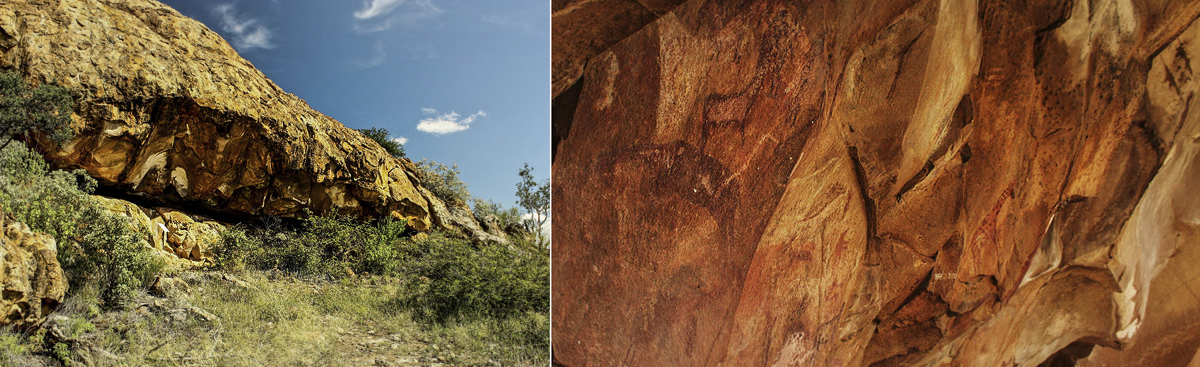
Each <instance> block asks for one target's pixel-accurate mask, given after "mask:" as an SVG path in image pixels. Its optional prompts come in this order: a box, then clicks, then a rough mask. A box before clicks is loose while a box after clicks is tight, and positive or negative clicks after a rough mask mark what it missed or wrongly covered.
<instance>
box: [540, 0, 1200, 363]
mask: <svg viewBox="0 0 1200 367" xmlns="http://www.w3.org/2000/svg"><path fill="white" fill-rule="evenodd" d="M1198 16H1200V2H1196V1H1175V2H1154V1H1152V2H1130V1H1100V2H1095V1H1093V2H1072V1H1041V2H1032V3H1025V4H1015V3H1011V2H977V1H972V0H920V1H907V2H873V1H849V2H824V1H806V2H799V3H797V2H789V1H774V0H759V1H749V2H738V1H723V0H691V1H686V2H684V3H682V4H681V5H679V6H678V7H676V8H674V9H673V10H671V11H670V12H668V13H666V14H664V15H662V16H661V17H658V18H657V19H656V20H654V21H653V22H652V23H649V24H647V25H646V26H645V27H642V28H641V29H640V30H638V31H637V32H635V33H632V34H631V35H629V36H628V37H625V38H623V39H621V40H620V41H618V42H615V43H613V44H612V46H611V47H609V48H607V49H606V50H605V51H603V52H600V53H598V54H597V55H596V56H594V57H591V58H590V59H588V60H587V62H586V68H584V70H583V72H582V75H581V77H579V78H578V79H577V80H576V81H575V82H574V83H573V84H572V85H570V86H568V87H564V88H562V89H556V90H555V91H556V98H564V99H556V101H555V105H554V106H555V107H554V108H555V109H556V110H555V111H554V118H555V119H556V122H555V123H556V124H559V122H560V121H567V122H568V123H566V124H562V125H561V126H560V125H556V130H555V132H554V135H555V136H556V139H559V140H557V147H556V151H555V158H554V173H553V174H554V181H555V190H554V193H553V195H554V201H553V203H554V204H553V205H554V208H553V210H554V213H555V221H554V224H553V227H554V228H553V230H554V235H555V239H554V240H555V242H554V259H553V266H554V269H555V272H554V273H553V277H554V279H553V280H554V281H553V283H552V284H553V290H552V292H553V302H554V305H553V306H554V308H553V315H552V317H553V322H554V325H555V329H554V335H553V338H554V340H553V341H552V343H553V351H554V359H555V362H556V363H558V364H560V365H564V366H590V365H622V364H627V365H680V364H682V365H696V366H717V365H729V366H732V365H780V366H793V365H796V366H823V365H863V366H909V365H921V366H942V365H947V366H949V365H964V366H974V365H981V366H985V365H995V364H997V363H999V364H1006V365H1020V366H1037V365H1074V364H1080V365H1096V366H1105V365H1131V364H1132V365H1138V364H1140V365H1180V366H1185V365H1188V364H1189V363H1193V357H1194V356H1195V355H1196V353H1197V349H1198V348H1200V339H1197V338H1192V337H1191V336H1190V335H1193V334H1195V333H1194V332H1193V331H1194V330H1192V326H1193V325H1190V324H1188V323H1180V322H1179V321H1178V320H1190V319H1194V318H1195V313H1196V312H1197V310H1198V309H1200V298H1196V297H1194V296H1189V294H1190V293H1188V292H1186V291H1187V290H1188V289H1195V288H1196V285H1195V284H1194V283H1195V282H1194V280H1197V279H1200V277H1195V276H1191V275H1192V273H1194V271H1192V270H1191V269H1192V268H1194V267H1193V266H1190V265H1191V264H1192V263H1193V262H1192V261H1191V260H1189V259H1191V254H1192V252H1189V251H1188V250H1187V249H1188V248H1191V247H1188V245H1189V244H1194V243H1200V242H1198V240H1197V239H1196V238H1194V237H1195V228H1194V227H1195V226H1196V224H1197V223H1200V220H1195V219H1196V218H1200V216H1196V215H1192V214H1195V213H1194V212H1196V213H1200V212H1197V211H1196V210H1195V209H1196V208H1195V207H1196V205H1192V202H1194V201H1196V200H1193V198H1194V195H1187V194H1184V193H1185V192H1192V191H1194V189H1195V187H1196V186H1195V185H1196V184H1195V182H1200V176H1196V175H1195V174H1194V173H1195V172H1193V171H1195V170H1193V169H1192V166H1193V165H1194V164H1192V162H1193V160H1194V159H1193V158H1194V157H1195V156H1196V155H1197V152H1196V151H1195V149H1193V148H1195V146H1194V145H1195V143H1196V140H1197V139H1196V136H1200V133H1196V132H1195V131H1193V130H1195V126H1200V125H1196V124H1192V123H1191V122H1193V121H1192V120H1195V118H1193V117H1194V116H1195V114H1194V113H1188V110H1189V108H1190V107H1189V106H1190V105H1191V103H1192V100H1191V98H1190V97H1189V96H1191V95H1192V94H1194V93H1195V90H1196V88H1197V84H1196V83H1195V82H1194V81H1193V79H1192V76H1191V71H1190V70H1193V69H1194V67H1200V65H1195V66H1193V65H1192V57H1191V55H1194V54H1196V53H1195V52H1197V51H1200V50H1192V49H1193V48H1195V46H1193V45H1196V44H1200V43H1197V42H1192V41H1191V40H1192V38H1194V37H1197V35H1200V33H1196V32H1197V31H1196V28H1197V26H1194V25H1193V23H1194V22H1195V21H1196V19H1197V17H1198ZM556 21H557V20H556ZM560 26H561V27H568V26H569V23H564V24H561V25H560V24H556V25H555V27H556V28H555V32H556V33H555V37H559V36H560V35H564V36H565V37H574V35H575V34H581V32H583V31H582V30H580V31H577V32H575V33H559V28H558V27H560ZM580 26H581V25H580ZM555 57H558V56H557V55H556V56H555ZM556 62H558V60H557V59H556ZM555 65H556V67H557V65H559V64H557V63H556V64H555ZM568 99H569V101H567V100H568ZM560 102H563V103H560ZM567 102H569V103H567ZM1193 176H1196V177H1193ZM1193 178H1194V179H1193ZM1193 217H1196V218H1193ZM1168 320H1175V321H1168Z"/></svg>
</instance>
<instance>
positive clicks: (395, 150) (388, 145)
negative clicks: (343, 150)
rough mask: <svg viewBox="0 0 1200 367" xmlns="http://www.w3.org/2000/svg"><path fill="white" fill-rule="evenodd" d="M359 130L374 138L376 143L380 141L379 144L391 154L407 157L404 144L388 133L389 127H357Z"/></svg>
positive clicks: (397, 156)
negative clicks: (393, 138)
mask: <svg viewBox="0 0 1200 367" xmlns="http://www.w3.org/2000/svg"><path fill="white" fill-rule="evenodd" d="M357 130H358V132H359V133H362V134H363V135H365V136H366V137H368V138H371V140H374V141H375V142H376V143H379V146H381V147H383V150H386V151H387V152H388V154H391V155H392V156H393V157H396V158H404V157H405V155H404V145H402V144H400V142H397V141H395V140H392V138H391V137H390V136H391V134H389V133H388V131H387V129H384V128H381V127H373V128H370V129H357Z"/></svg>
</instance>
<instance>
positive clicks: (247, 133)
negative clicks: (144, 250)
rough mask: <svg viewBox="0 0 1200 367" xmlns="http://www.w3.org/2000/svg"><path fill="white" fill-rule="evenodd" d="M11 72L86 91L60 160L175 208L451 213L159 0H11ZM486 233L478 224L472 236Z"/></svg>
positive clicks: (3, 5) (420, 224) (402, 164)
mask: <svg viewBox="0 0 1200 367" xmlns="http://www.w3.org/2000/svg"><path fill="white" fill-rule="evenodd" d="M0 68H15V69H18V70H20V71H21V72H23V73H24V74H25V75H27V76H28V78H27V79H28V80H30V81H34V82H47V81H54V82H56V83H59V84H61V85H64V86H66V87H69V88H71V89H73V90H75V91H76V92H77V93H78V95H79V100H80V103H79V105H78V106H77V108H76V116H75V123H76V126H75V128H76V131H77V132H79V136H78V137H77V138H76V139H75V140H73V141H71V142H69V143H67V144H65V145H64V146H61V147H58V148H57V149H55V148H53V144H47V142H43V144H41V145H42V146H43V147H47V148H44V149H45V150H46V151H45V152H44V153H46V154H47V156H48V158H49V159H51V160H52V161H53V162H54V163H55V164H56V165H58V166H69V167H82V168H84V169H86V170H87V171H88V173H89V174H91V175H92V176H93V177H96V178H97V179H98V180H99V181H100V182H101V184H102V185H105V186H109V187H114V188H116V189H118V190H122V191H126V192H131V193H137V194H140V195H143V196H145V197H146V198H148V199H150V200H154V201H156V202H159V203H163V204H170V205H173V206H177V207H179V206H186V207H189V208H203V209H206V210H210V211H217V212H222V213H229V214H240V215H276V216H288V217H292V216H299V215H303V211H304V210H305V209H308V210H311V211H313V212H316V213H325V212H336V213H340V214H346V215H356V216H368V217H370V216H384V215H391V216H393V217H396V218H399V219H405V220H407V221H408V223H409V225H410V227H413V228H416V229H418V230H427V229H431V228H433V223H435V222H439V221H444V220H439V219H437V218H433V217H432V216H433V214H431V213H430V210H429V206H430V203H429V201H431V200H437V199H436V198H433V197H432V196H430V195H423V194H422V192H421V191H420V190H418V189H417V187H418V186H419V183H417V181H416V179H415V177H416V176H415V175H412V173H413V172H414V170H415V166H414V165H413V164H412V162H410V161H408V160H397V159H394V158H392V157H391V156H389V155H388V154H387V153H386V152H385V151H384V150H383V149H382V148H381V147H379V146H378V144H376V143H375V142H374V141H372V140H370V139H368V138H366V137H364V136H362V135H361V134H358V133H357V132H355V131H353V130H350V129H348V128H346V127H344V126H342V124H340V123H338V122H337V121H335V120H333V119H332V118H329V117H328V116H325V115H322V114H320V113H318V112H316V111H314V110H313V109H312V108H310V107H309V106H308V104H307V103H305V102H304V101H303V100H301V99H300V98H298V97H296V96H295V95H292V94H289V93H286V92H284V91H283V90H281V89H280V88H279V87H278V86H276V85H275V84H274V83H272V82H271V81H270V80H268V79H267V78H266V77H265V76H264V75H263V74H262V73H261V72H259V71H258V70H257V69H255V68H254V66H253V65H251V64H250V63H249V62H248V61H246V60H245V59H243V58H241V57H240V56H238V55H237V53H236V52H235V51H234V50H233V48H231V47H230V46H229V44H228V43H227V42H225V40H223V39H221V37H219V36H218V35H217V34H216V33H215V32H212V31H211V30H209V29H208V28H206V27H205V26H204V25H203V24H201V23H199V22H197V21H194V20H192V19H189V18H187V17H184V16H182V15H180V14H179V13H178V12H176V11H175V10H173V9H171V8H169V7H167V6H165V5H162V4H160V3H158V2H155V1H153V0H120V1H118V0H101V1H86V0H11V1H4V2H0ZM466 234H467V235H470V236H473V235H475V233H466Z"/></svg>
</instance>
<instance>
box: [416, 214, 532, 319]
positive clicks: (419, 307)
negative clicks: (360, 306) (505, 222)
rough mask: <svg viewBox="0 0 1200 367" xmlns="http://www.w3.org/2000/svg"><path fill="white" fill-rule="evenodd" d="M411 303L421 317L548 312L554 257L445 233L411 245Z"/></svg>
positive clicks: (468, 316)
mask: <svg viewBox="0 0 1200 367" xmlns="http://www.w3.org/2000/svg"><path fill="white" fill-rule="evenodd" d="M411 250H412V252H413V254H412V257H413V260H412V261H411V262H410V264H409V267H408V271H407V272H408V274H409V275H410V276H413V277H415V278H416V279H413V280H411V281H410V282H409V283H408V292H407V294H408V297H409V298H408V299H407V300H405V302H404V303H406V304H407V305H408V306H409V307H410V308H411V309H413V311H414V312H415V313H416V314H417V316H418V317H419V318H425V319H431V320H434V321H438V322H444V321H446V320H447V319H450V318H452V317H467V318H472V317H495V318H507V317H510V316H513V315H520V314H522V313H524V312H526V311H535V312H549V307H550V259H549V256H548V255H549V254H548V252H546V253H530V252H525V251H519V250H516V249H514V248H511V247H509V246H507V245H485V246H483V247H482V248H478V249H476V248H475V247H474V246H472V245H471V244H470V243H469V242H467V241H465V240H459V239H452V238H448V237H445V236H442V235H440V234H435V235H432V236H430V237H429V238H428V239H426V240H423V241H420V242H418V243H416V244H415V246H412V247H411Z"/></svg>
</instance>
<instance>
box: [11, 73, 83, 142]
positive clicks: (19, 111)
mask: <svg viewBox="0 0 1200 367" xmlns="http://www.w3.org/2000/svg"><path fill="white" fill-rule="evenodd" d="M74 105H75V99H74V98H73V97H71V93H70V92H69V91H67V89H66V88H63V87H60V86H57V85H51V84H42V85H39V86H38V87H37V88H30V87H29V85H27V84H25V80H24V79H23V78H22V77H21V74H19V73H17V72H15V71H2V72H0V150H3V149H4V147H7V146H8V143H9V142H12V140H13V139H14V138H16V137H18V136H20V137H24V138H25V139H26V140H28V139H29V137H30V136H29V135H30V134H31V133H35V132H40V133H44V134H46V136H47V137H49V138H50V140H53V141H55V142H57V143H59V144H62V143H65V142H66V141H67V140H70V139H71V136H72V135H74V134H73V133H74V132H73V131H72V130H71V108H72V107H73V106H74Z"/></svg>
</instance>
